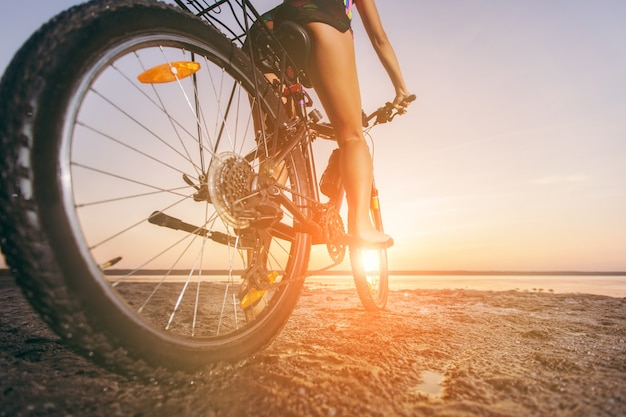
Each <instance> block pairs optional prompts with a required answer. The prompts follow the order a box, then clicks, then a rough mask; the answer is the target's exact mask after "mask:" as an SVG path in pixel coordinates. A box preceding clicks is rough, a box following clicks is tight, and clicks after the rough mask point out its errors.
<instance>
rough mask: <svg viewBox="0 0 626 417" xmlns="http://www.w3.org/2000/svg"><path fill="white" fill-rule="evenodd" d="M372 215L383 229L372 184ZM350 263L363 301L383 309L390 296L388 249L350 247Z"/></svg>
mask: <svg viewBox="0 0 626 417" xmlns="http://www.w3.org/2000/svg"><path fill="white" fill-rule="evenodd" d="M370 215H371V218H372V221H373V223H374V226H376V229H378V230H380V231H381V232H383V231H384V229H383V220H382V214H381V211H380V202H379V200H378V189H377V188H376V186H375V185H374V184H372V195H371V205H370ZM350 264H351V266H352V275H353V276H354V283H355V285H356V290H357V293H358V295H359V298H360V299H361V303H362V304H363V306H364V307H365V309H367V310H372V311H376V310H382V309H384V308H385V306H386V305H387V298H388V296H389V269H388V263H387V249H362V248H358V247H351V248H350Z"/></svg>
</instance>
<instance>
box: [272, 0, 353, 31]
mask: <svg viewBox="0 0 626 417" xmlns="http://www.w3.org/2000/svg"><path fill="white" fill-rule="evenodd" d="M354 2H355V0H285V1H284V2H283V4H281V5H280V6H278V7H277V8H276V9H274V11H273V12H274V13H273V14H274V20H275V22H276V27H278V26H280V23H282V22H284V21H286V20H291V21H293V22H296V23H299V24H301V25H304V24H306V23H311V22H322V23H326V24H328V25H330V26H332V27H334V28H335V29H337V30H338V31H340V32H345V31H347V30H349V29H350V21H351V19H352V5H353V4H354Z"/></svg>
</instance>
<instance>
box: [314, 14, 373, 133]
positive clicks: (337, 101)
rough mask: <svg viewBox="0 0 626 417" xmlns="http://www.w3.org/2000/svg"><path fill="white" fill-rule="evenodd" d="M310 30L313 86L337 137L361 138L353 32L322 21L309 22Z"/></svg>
mask: <svg viewBox="0 0 626 417" xmlns="http://www.w3.org/2000/svg"><path fill="white" fill-rule="evenodd" d="M307 29H308V31H309V33H310V35H311V37H312V41H313V42H312V44H313V48H312V54H311V59H310V62H309V73H310V75H311V80H312V82H313V87H314V88H315V91H316V93H317V95H318V96H319V98H320V100H321V102H322V105H323V106H324V109H325V110H326V114H327V115H328V118H329V119H330V122H331V123H332V125H333V127H334V129H335V131H336V133H337V136H338V139H339V140H350V139H353V138H359V137H361V134H362V127H361V108H362V107H361V94H360V91H359V82H358V77H357V69H356V59H355V53H354V39H353V37H352V33H351V32H350V31H347V32H344V33H341V32H339V31H338V30H336V29H335V28H333V27H332V26H329V25H327V24H324V23H319V22H313V23H309V24H307Z"/></svg>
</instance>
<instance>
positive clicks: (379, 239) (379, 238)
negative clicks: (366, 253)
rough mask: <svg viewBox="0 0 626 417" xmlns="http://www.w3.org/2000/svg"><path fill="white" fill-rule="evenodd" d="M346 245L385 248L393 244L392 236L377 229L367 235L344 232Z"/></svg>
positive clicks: (363, 247)
mask: <svg viewBox="0 0 626 417" xmlns="http://www.w3.org/2000/svg"><path fill="white" fill-rule="evenodd" d="M343 243H345V244H346V245H348V246H356V247H359V248H362V249H387V248H390V247H391V246H393V244H394V242H393V238H392V237H391V236H389V235H386V234H384V233H382V232H379V231H378V230H377V231H376V232H375V233H370V234H367V235H361V236H358V235H354V234H346V235H345V236H344V242H343Z"/></svg>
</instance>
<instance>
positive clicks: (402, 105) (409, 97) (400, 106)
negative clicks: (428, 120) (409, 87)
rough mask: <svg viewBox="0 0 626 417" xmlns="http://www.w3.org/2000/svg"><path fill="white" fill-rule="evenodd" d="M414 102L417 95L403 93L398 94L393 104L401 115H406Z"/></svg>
mask: <svg viewBox="0 0 626 417" xmlns="http://www.w3.org/2000/svg"><path fill="white" fill-rule="evenodd" d="M413 100H415V94H410V93H405V92H402V93H397V94H396V98H395V99H394V100H393V102H392V103H393V107H395V109H396V110H397V111H398V113H399V114H404V113H406V108H407V107H408V106H409V104H410V103H411V102H412V101H413Z"/></svg>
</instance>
